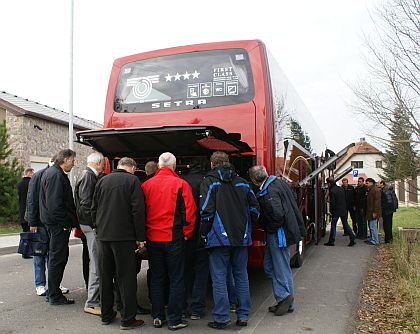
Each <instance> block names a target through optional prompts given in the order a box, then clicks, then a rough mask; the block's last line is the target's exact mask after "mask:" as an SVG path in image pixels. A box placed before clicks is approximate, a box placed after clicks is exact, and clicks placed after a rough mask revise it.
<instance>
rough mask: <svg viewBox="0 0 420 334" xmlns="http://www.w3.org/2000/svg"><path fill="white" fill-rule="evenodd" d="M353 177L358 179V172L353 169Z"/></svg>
mask: <svg viewBox="0 0 420 334" xmlns="http://www.w3.org/2000/svg"><path fill="white" fill-rule="evenodd" d="M353 177H359V170H358V169H353Z"/></svg>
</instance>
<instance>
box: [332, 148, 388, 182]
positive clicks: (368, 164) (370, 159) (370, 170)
mask: <svg viewBox="0 0 420 334" xmlns="http://www.w3.org/2000/svg"><path fill="white" fill-rule="evenodd" d="M352 161H363V168H356V169H357V170H358V171H359V174H365V175H366V176H367V177H371V178H373V179H374V180H375V181H378V180H379V179H380V177H379V174H380V173H381V172H382V169H381V168H376V161H383V159H382V156H381V155H380V154H354V155H353V156H351V158H350V159H349V160H348V161H346V163H345V164H344V165H343V166H341V167H340V168H339V169H338V170H337V171H335V173H334V174H340V173H341V172H342V171H343V170H345V169H346V168H348V167H350V166H351V162H352ZM351 181H352V178H350V179H349V182H350V183H357V178H356V179H355V182H351Z"/></svg>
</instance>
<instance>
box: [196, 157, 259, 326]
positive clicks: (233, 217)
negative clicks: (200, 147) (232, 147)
mask: <svg viewBox="0 0 420 334" xmlns="http://www.w3.org/2000/svg"><path fill="white" fill-rule="evenodd" d="M210 163H211V168H212V170H211V171H210V172H209V173H208V174H207V175H206V177H205V178H204V180H203V182H202V184H201V186H200V207H201V226H200V237H201V238H203V239H205V244H206V248H207V249H208V250H209V263H210V274H211V278H212V282H213V300H214V308H213V320H214V321H212V322H209V323H208V326H209V327H210V328H214V329H223V328H226V326H228V325H229V324H230V313H229V310H230V304H229V298H228V291H227V284H226V277H227V268H228V266H229V264H231V265H232V272H233V276H234V281H235V289H236V294H237V298H238V302H239V306H238V308H237V310H236V315H237V321H236V325H237V326H246V325H247V324H248V316H249V312H250V310H251V297H250V293H249V282H248V273H247V262H248V249H247V246H250V245H251V244H252V240H251V224H252V223H253V222H255V221H256V220H257V218H258V215H259V205H258V201H257V199H256V197H255V195H254V193H253V192H252V190H251V189H250V187H249V185H248V184H247V182H246V181H245V180H244V179H242V178H240V177H239V176H238V175H237V174H236V172H235V170H234V168H233V167H232V166H231V165H230V163H229V157H228V155H227V154H226V153H225V152H220V151H218V152H214V153H213V155H212V156H211V158H210Z"/></svg>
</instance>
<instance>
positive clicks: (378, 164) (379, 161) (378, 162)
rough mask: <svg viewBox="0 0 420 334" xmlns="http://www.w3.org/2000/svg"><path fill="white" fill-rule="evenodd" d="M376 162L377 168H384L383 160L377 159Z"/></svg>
mask: <svg viewBox="0 0 420 334" xmlns="http://www.w3.org/2000/svg"><path fill="white" fill-rule="evenodd" d="M375 164H376V168H382V161H381V160H378V161H375Z"/></svg>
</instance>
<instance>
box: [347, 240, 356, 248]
mask: <svg viewBox="0 0 420 334" xmlns="http://www.w3.org/2000/svg"><path fill="white" fill-rule="evenodd" d="M355 244H356V242H355V241H354V240H350V243H349V244H348V245H347V246H348V247H353V246H354V245H355Z"/></svg>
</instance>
